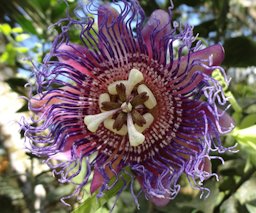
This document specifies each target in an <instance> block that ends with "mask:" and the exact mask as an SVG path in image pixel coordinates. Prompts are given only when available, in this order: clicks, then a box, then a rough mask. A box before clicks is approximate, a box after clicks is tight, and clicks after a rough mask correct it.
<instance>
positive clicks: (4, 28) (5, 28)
mask: <svg viewBox="0 0 256 213" xmlns="http://www.w3.org/2000/svg"><path fill="white" fill-rule="evenodd" d="M11 31H12V29H11V27H10V25H9V24H0V32H2V33H3V34H4V35H6V36H8V35H10V33H11Z"/></svg>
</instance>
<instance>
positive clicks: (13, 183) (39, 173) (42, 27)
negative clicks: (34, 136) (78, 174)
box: [0, 0, 256, 213]
mask: <svg viewBox="0 0 256 213" xmlns="http://www.w3.org/2000/svg"><path fill="white" fill-rule="evenodd" d="M105 2H107V1H105ZM173 2H174V5H175V8H174V12H173V17H174V19H175V20H177V21H178V22H181V23H189V24H191V25H193V26H194V33H195V35H196V34H197V33H199V38H200V39H202V41H203V42H204V43H207V44H212V43H218V42H220V43H222V44H223V45H224V48H225V51H226V58H225V61H224V64H223V66H224V68H225V70H226V71H227V73H228V75H229V76H230V77H232V81H231V84H230V86H229V88H228V89H227V91H226V94H227V95H228V96H229V97H230V99H231V108H230V114H232V115H233V118H234V120H235V121H236V124H237V128H236V129H235V131H234V132H233V133H231V134H230V135H228V136H227V137H225V138H223V142H224V144H225V146H231V145H234V144H236V143H237V144H238V146H237V149H238V150H240V151H239V153H236V154H225V155H222V157H223V158H224V159H225V161H226V163H225V165H222V164H221V162H220V161H218V160H216V162H215V161H214V162H213V171H214V172H216V173H217V174H219V179H220V180H219V182H215V181H212V180H211V179H210V180H208V181H207V183H206V185H207V186H208V187H209V188H210V189H211V196H210V197H209V198H208V199H207V200H200V199H199V194H198V192H195V191H193V190H192V189H191V187H190V186H189V184H188V183H187V182H186V181H185V179H183V178H181V185H183V186H184V187H183V190H182V192H181V194H180V195H179V196H178V197H177V199H175V200H174V201H171V202H170V204H169V205H168V206H167V207H165V208H157V207H155V206H153V205H152V204H150V203H149V202H148V201H147V200H146V199H144V198H143V196H141V199H140V203H141V209H140V210H137V209H136V208H135V205H134V204H133V201H132V198H131V197H130V194H129V192H125V193H123V195H122V196H121V197H120V199H119V201H118V202H117V206H116V208H115V209H114V212H122V213H123V212H127V213H130V212H147V213H155V212H156V213H157V212H174V213H179V212H182V213H186V212H187V213H189V212H193V213H196V212H203V213H204V212H205V213H218V212H224V213H231V212H232V213H247V212H249V213H255V212H256V193H255V191H256V169H255V166H256V1H255V0H197V1H191V0H173ZM66 3H68V4H69V7H67V4H66ZM66 3H65V2H64V1H57V0H22V1H20V0H1V1H0V175H1V176H0V212H1V213H10V212H13V213H16V212H17V213H18V212H20V213H28V212H31V213H34V212H38V213H39V212H40V213H41V212H42V213H48V212H49V213H53V212H54V213H62V212H63V213H65V212H70V211H71V210H72V208H77V207H78V204H75V202H74V201H73V200H71V201H70V202H71V204H72V207H71V208H68V207H66V206H63V204H62V203H60V198H61V197H63V196H64V195H67V194H69V193H70V191H71V190H72V186H68V185H61V184H59V183H58V182H57V181H56V179H55V178H54V177H53V176H52V174H51V172H50V171H49V169H48V168H47V167H46V166H45V165H43V164H41V162H40V161H39V160H38V159H37V158H36V157H35V156H33V155H31V154H29V153H26V151H27V150H26V148H25V144H26V143H25V141H24V138H23V133H22V131H20V127H19V122H20V121H21V120H22V119H23V117H29V116H30V114H29V112H28V109H27V103H26V100H25V98H24V97H28V96H29V91H30V84H33V78H31V77H32V75H33V74H32V70H33V69H34V68H33V66H35V67H37V66H40V63H41V62H42V60H43V57H44V56H45V54H47V52H48V51H49V48H50V47H51V42H52V41H53V39H54V37H55V36H56V31H54V30H52V29H49V28H48V27H49V26H50V25H51V24H53V23H55V22H56V21H58V20H59V19H60V18H63V17H65V14H66V10H67V9H68V10H69V11H70V12H71V13H72V11H73V9H74V8H75V7H76V4H77V1H75V0H73V1H71V0H67V2H66ZM140 3H141V5H142V7H143V8H144V9H145V11H146V14H147V16H149V15H150V14H151V12H152V11H153V10H155V9H157V8H162V9H165V10H167V8H168V6H169V0H156V1H154V0H150V1H149V0H140ZM32 62H33V64H34V65H32ZM25 85H26V87H25ZM85 190H86V189H85ZM86 198H88V194H87V193H85V197H84V198H83V199H84V200H85V199H86ZM113 202H114V198H112V199H110V200H109V201H108V202H106V203H105V204H104V205H103V206H102V207H101V208H100V209H99V210H98V211H97V212H108V211H109V208H111V206H112V204H113ZM85 213H87V212H85Z"/></svg>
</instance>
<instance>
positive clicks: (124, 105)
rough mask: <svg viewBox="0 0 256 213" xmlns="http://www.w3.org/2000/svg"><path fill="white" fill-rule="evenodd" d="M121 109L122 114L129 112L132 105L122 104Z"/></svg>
mask: <svg viewBox="0 0 256 213" xmlns="http://www.w3.org/2000/svg"><path fill="white" fill-rule="evenodd" d="M121 109H122V111H123V112H126V113H128V112H131V111H132V105H131V104H130V103H126V102H124V103H123V104H122V105H121Z"/></svg>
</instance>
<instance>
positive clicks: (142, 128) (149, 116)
mask: <svg viewBox="0 0 256 213" xmlns="http://www.w3.org/2000/svg"><path fill="white" fill-rule="evenodd" d="M143 118H144V119H145V121H146V123H145V124H144V125H143V126H139V125H137V124H135V128H136V129H137V130H138V131H139V132H144V131H145V130H146V129H147V128H149V127H150V125H151V124H152V123H153V121H154V117H153V115H152V114H151V113H146V114H144V115H143Z"/></svg>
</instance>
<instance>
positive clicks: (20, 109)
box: [16, 103, 28, 113]
mask: <svg viewBox="0 0 256 213" xmlns="http://www.w3.org/2000/svg"><path fill="white" fill-rule="evenodd" d="M27 111H28V103H25V104H24V105H23V106H22V107H21V108H19V109H18V110H17V111H16V112H17V113H19V112H27Z"/></svg>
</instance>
